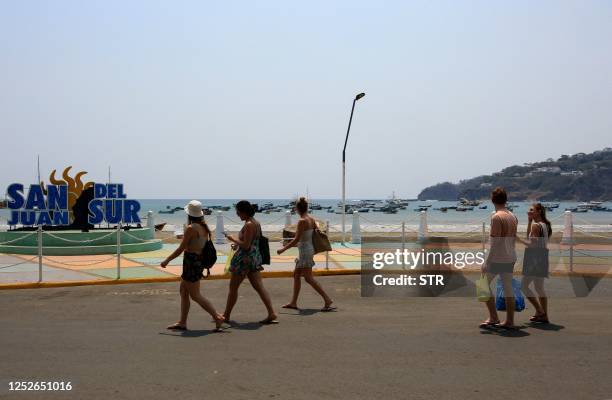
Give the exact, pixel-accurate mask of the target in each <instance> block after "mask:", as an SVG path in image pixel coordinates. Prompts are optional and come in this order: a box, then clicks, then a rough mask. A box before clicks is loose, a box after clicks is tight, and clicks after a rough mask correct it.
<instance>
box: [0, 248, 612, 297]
mask: <svg viewBox="0 0 612 400" xmlns="http://www.w3.org/2000/svg"><path fill="white" fill-rule="evenodd" d="M176 246H177V244H176V243H165V244H164V245H163V248H162V249H160V250H157V251H150V252H144V253H130V254H123V255H122V256H121V273H120V276H121V278H122V279H158V278H160V279H169V278H177V277H178V276H180V274H181V271H182V257H178V258H176V259H174V260H173V261H172V262H171V263H170V265H169V266H168V267H167V268H165V269H164V268H160V267H159V263H160V262H161V261H162V260H163V259H164V258H166V257H167V256H168V255H169V254H170V253H172V251H174V249H176ZM216 246H217V252H218V260H217V264H216V265H215V266H214V267H213V268H212V269H211V274H215V275H222V274H223V273H224V268H225V263H226V261H227V256H226V255H227V254H228V253H229V245H228V244H224V245H216ZM279 246H280V243H279V242H270V248H271V253H272V265H270V266H266V271H292V270H293V268H294V265H295V264H294V260H295V258H296V256H297V249H295V248H293V249H290V250H288V251H287V252H285V253H283V255H281V256H277V255H276V249H278V248H279ZM398 246H400V244H398ZM435 246H440V245H439V244H430V245H427V246H426V247H435ZM422 247H423V245H421V244H418V243H408V244H407V248H408V249H412V250H413V251H419V250H420V249H421V248H422ZM446 248H447V249H450V250H454V251H461V250H463V251H466V250H469V251H480V249H481V245H480V244H478V243H452V244H451V245H450V246H449V245H446ZM521 252H522V250H521V249H520V248H519V264H520V260H522V253H521ZM360 256H361V246H360V245H356V244H350V243H347V244H344V245H343V244H340V243H334V244H333V251H331V252H329V253H328V254H327V255H326V254H324V253H322V254H318V255H316V256H315V262H316V263H317V265H316V268H315V269H316V270H325V269H329V270H355V269H360V268H361V264H360V263H361V258H360ZM571 258H572V260H573V270H574V271H575V272H586V273H598V274H610V273H612V245H605V244H603V245H602V244H579V245H576V246H575V247H574V252H573V254H572V256H571ZM550 265H551V271H553V272H567V271H569V270H570V252H569V246H566V245H559V244H554V245H551V253H550ZM474 268H475V269H479V266H475V267H474ZM474 268H473V269H474ZM516 270H517V271H520V265H519V266H517V267H516ZM42 275H43V279H42V281H43V282H75V281H102V280H109V279H116V278H117V256H116V255H113V254H105V255H90V256H44V257H43V267H42ZM38 276H39V265H38V257H37V256H22V255H11V254H0V287H1V286H2V285H7V284H8V285H11V284H19V283H32V282H37V281H38Z"/></svg>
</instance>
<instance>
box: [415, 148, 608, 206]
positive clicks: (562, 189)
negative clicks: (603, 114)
mask: <svg viewBox="0 0 612 400" xmlns="http://www.w3.org/2000/svg"><path fill="white" fill-rule="evenodd" d="M496 186H502V187H504V188H505V189H506V190H507V191H508V194H509V196H510V198H511V199H512V200H517V201H520V200H542V201H553V200H557V201H559V200H575V201H588V200H601V201H606V200H612V148H609V147H606V148H605V149H603V150H599V151H595V152H593V153H590V154H585V153H577V154H573V155H571V156H569V155H562V156H561V157H559V159H557V160H553V159H552V158H549V159H548V160H546V161H542V162H536V163H532V164H524V165H513V166H511V167H507V168H504V169H503V170H501V171H499V172H496V173H494V174H492V175H482V176H478V177H476V178H472V179H466V180H462V181H460V182H459V183H451V182H443V183H438V184H437V185H433V186H430V187H427V188H425V189H423V191H421V193H420V194H419V196H418V199H419V200H427V199H436V200H450V201H454V200H457V199H459V198H461V197H464V198H467V199H486V198H488V197H489V195H490V193H491V189H492V188H494V187H496Z"/></svg>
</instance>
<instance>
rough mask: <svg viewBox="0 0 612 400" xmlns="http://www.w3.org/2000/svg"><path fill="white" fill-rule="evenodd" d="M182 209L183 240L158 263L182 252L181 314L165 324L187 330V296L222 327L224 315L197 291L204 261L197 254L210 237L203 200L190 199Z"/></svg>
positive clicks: (172, 258) (188, 304)
mask: <svg viewBox="0 0 612 400" xmlns="http://www.w3.org/2000/svg"><path fill="white" fill-rule="evenodd" d="M185 212H186V213H187V218H188V221H189V224H188V225H187V227H186V228H185V232H184V235H183V241H182V242H181V244H180V246H179V247H178V248H177V249H176V250H174V252H173V253H172V254H170V255H169V256H168V257H167V258H166V259H165V260H164V261H162V262H161V267H162V268H166V265H168V263H169V262H170V261H172V260H174V259H175V258H176V257H178V256H180V255H181V253H183V252H185V254H184V255H183V273H182V275H181V286H180V293H181V318H180V320H179V321H178V322H177V323H176V324H172V325H170V326H168V329H173V330H181V331H184V330H187V314H188V313H189V306H190V304H191V303H190V300H189V299H190V298H191V300H193V301H195V302H196V303H198V304H199V305H200V306H201V307H202V308H203V309H204V310H206V312H208V313H209V314H210V315H211V316H212V317H213V318H214V320H215V324H216V328H215V331H220V330H221V325H222V324H223V321H224V318H223V316H222V315H220V314H218V313H217V311H216V310H215V307H213V305H212V304H211V303H210V301H208V299H206V298H205V297H204V296H202V294H201V293H200V279H202V278H203V277H204V275H203V274H202V272H203V271H204V265H203V264H202V261H201V260H200V258H199V255H201V254H202V249H203V248H204V245H205V244H206V241H207V240H211V236H212V235H211V231H210V229H209V228H208V225H207V224H206V221H204V212H203V211H202V203H200V202H199V201H197V200H191V201H190V202H189V204H187V205H186V206H185Z"/></svg>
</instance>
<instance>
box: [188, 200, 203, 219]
mask: <svg viewBox="0 0 612 400" xmlns="http://www.w3.org/2000/svg"><path fill="white" fill-rule="evenodd" d="M184 210H185V212H186V213H187V215H189V216H190V217H203V216H204V212H203V211H202V203H200V202H199V201H197V200H191V201H190V202H189V204H187V205H186V206H185V208H184Z"/></svg>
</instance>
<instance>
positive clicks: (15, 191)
mask: <svg viewBox="0 0 612 400" xmlns="http://www.w3.org/2000/svg"><path fill="white" fill-rule="evenodd" d="M6 194H7V195H8V197H9V198H10V199H11V200H10V201H9V202H8V208H10V209H11V210H18V209H20V208H21V207H23V185H22V184H21V183H13V184H12V185H10V186H9V187H8V189H7V191H6Z"/></svg>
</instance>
